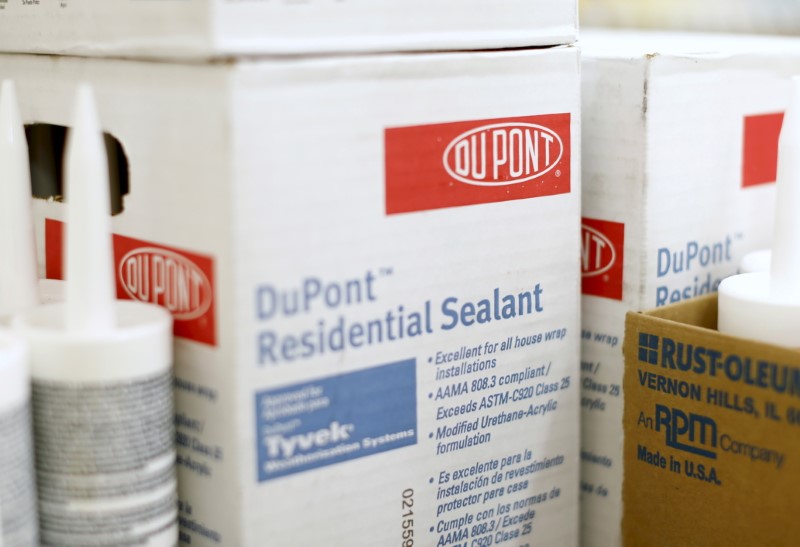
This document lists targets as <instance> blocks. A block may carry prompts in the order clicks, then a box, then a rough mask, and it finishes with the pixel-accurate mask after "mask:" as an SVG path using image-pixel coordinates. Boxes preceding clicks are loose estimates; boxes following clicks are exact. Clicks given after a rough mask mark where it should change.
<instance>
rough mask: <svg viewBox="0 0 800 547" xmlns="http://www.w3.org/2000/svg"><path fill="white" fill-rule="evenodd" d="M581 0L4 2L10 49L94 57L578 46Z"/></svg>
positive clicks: (0, 24) (0, 43)
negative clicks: (573, 43)
mask: <svg viewBox="0 0 800 547" xmlns="http://www.w3.org/2000/svg"><path fill="white" fill-rule="evenodd" d="M577 9H578V8H577V2H576V1H575V0H445V1H442V0H439V1H436V2H429V1H427V0H347V1H346V2H345V1H339V0H314V1H295V0H273V1H270V0H249V1H242V0H193V1H191V2H187V1H184V0H159V1H157V2H142V1H131V0H45V1H41V0H24V1H21V0H15V1H13V2H8V1H7V0H0V51H13V52H23V53H59V54H70V55H94V56H137V57H142V56H144V57H162V58H163V57H167V58H178V57H181V58H186V57H195V58H197V57H200V58H209V57H220V56H222V57H224V56H230V55H252V54H298V53H303V54H305V53H330V52H340V53H341V52H376V51H426V50H427V51H431V50H459V49H470V50H472V49H490V48H508V47H526V46H552V45H561V44H569V43H572V42H574V41H575V38H576V36H577V28H578V19H577Z"/></svg>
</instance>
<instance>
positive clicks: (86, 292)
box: [65, 84, 115, 333]
mask: <svg viewBox="0 0 800 547" xmlns="http://www.w3.org/2000/svg"><path fill="white" fill-rule="evenodd" d="M65 177H66V192H65V193H66V201H67V226H66V252H67V258H66V262H67V264H66V273H67V275H66V279H67V289H66V302H67V309H66V310H67V311H66V313H67V317H66V328H67V330H68V331H70V332H73V333H80V332H87V333H89V332H94V333H96V332H102V331H105V330H110V329H113V328H114V324H115V317H114V299H115V291H114V263H113V252H112V245H111V216H110V215H111V206H110V197H109V189H108V184H109V183H108V160H107V159H106V150H105V144H104V141H103V133H102V130H101V129H100V123H99V121H98V116H97V109H96V107H95V102H94V93H93V92H92V88H91V87H89V86H88V85H85V84H84V85H81V86H80V87H79V88H78V94H77V98H76V101H75V112H74V121H73V126H72V130H71V131H70V132H69V135H68V137H67V146H66V160H65Z"/></svg>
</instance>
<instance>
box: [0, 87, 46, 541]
mask: <svg viewBox="0 0 800 547" xmlns="http://www.w3.org/2000/svg"><path fill="white" fill-rule="evenodd" d="M0 257H2V258H0V325H4V324H7V323H8V322H9V320H10V316H11V315H12V314H14V313H16V312H19V311H22V310H27V309H31V308H33V307H34V306H36V304H37V303H38V296H37V288H36V257H35V252H34V238H33V223H32V221H31V180H30V171H29V167H28V147H27V143H26V141H25V130H24V128H23V126H22V119H21V117H20V115H19V108H18V107H17V99H16V95H15V92H14V86H13V84H12V83H11V82H10V81H8V80H6V81H4V82H3V83H2V85H0ZM27 359H28V357H27V350H26V347H25V344H24V342H23V341H22V340H21V339H19V338H15V337H14V336H13V335H11V334H10V333H9V332H7V331H4V330H0V546H5V547H22V546H30V545H37V544H38V537H39V533H38V522H37V517H36V482H35V479H34V474H33V442H32V433H31V412H30V398H31V395H30V373H29V370H28V361H27Z"/></svg>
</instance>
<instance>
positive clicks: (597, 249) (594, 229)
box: [581, 217, 625, 300]
mask: <svg viewBox="0 0 800 547" xmlns="http://www.w3.org/2000/svg"><path fill="white" fill-rule="evenodd" d="M624 246H625V225H624V224H622V223H621V222H611V221H608V220H598V219H593V218H586V217H584V218H583V220H582V222H581V275H582V280H581V292H582V293H583V294H587V295H591V296H602V297H604V298H612V299H614V300H622V285H623V279H622V273H623V269H622V265H623V260H622V259H623V250H624Z"/></svg>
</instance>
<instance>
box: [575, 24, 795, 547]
mask: <svg viewBox="0 0 800 547" xmlns="http://www.w3.org/2000/svg"><path fill="white" fill-rule="evenodd" d="M581 45H582V47H583V49H582V51H583V56H582V86H583V93H582V104H583V108H582V114H583V136H582V142H583V164H582V173H583V181H584V187H583V197H582V201H583V208H582V214H583V217H584V219H583V241H582V244H583V252H582V267H583V306H582V311H583V317H582V324H583V331H582V333H581V334H582V336H581V338H582V351H581V369H582V373H583V379H582V389H583V391H582V399H581V404H582V409H583V413H582V440H581V459H582V473H581V478H582V484H581V500H582V501H581V508H582V516H581V518H582V523H583V529H582V534H583V536H582V539H583V544H584V545H587V546H597V547H608V546H611V545H617V544H619V541H620V518H621V507H620V499H621V498H620V496H621V487H622V440H623V439H622V409H623V398H624V395H625V394H624V393H622V390H621V385H622V373H623V360H622V351H621V350H622V338H623V329H624V317H625V312H626V311H628V310H642V309H649V308H655V307H659V306H664V305H666V304H669V303H673V302H677V301H682V300H685V299H688V298H692V297H695V296H698V295H702V294H706V293H710V292H712V291H714V290H716V288H717V285H718V284H719V282H720V280H722V279H723V278H724V277H726V276H728V275H731V274H733V273H735V272H736V270H737V268H738V265H739V261H740V260H741V258H742V257H743V255H744V254H745V253H747V252H749V251H752V250H755V249H759V248H763V247H768V246H769V242H770V240H771V234H772V227H773V220H772V219H773V211H774V199H775V188H774V187H775V184H774V182H775V179H776V166H777V142H778V134H779V132H780V128H781V123H782V116H783V114H782V113H783V111H784V109H785V107H786V105H787V102H788V100H789V90H790V77H791V76H792V75H794V74H796V73H798V72H800V40H796V39H790V38H770V37H765V38H753V37H744V36H723V35H713V34H689V33H683V34H671V33H658V32H624V31H608V32H592V31H586V32H583V33H582V35H581Z"/></svg>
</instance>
